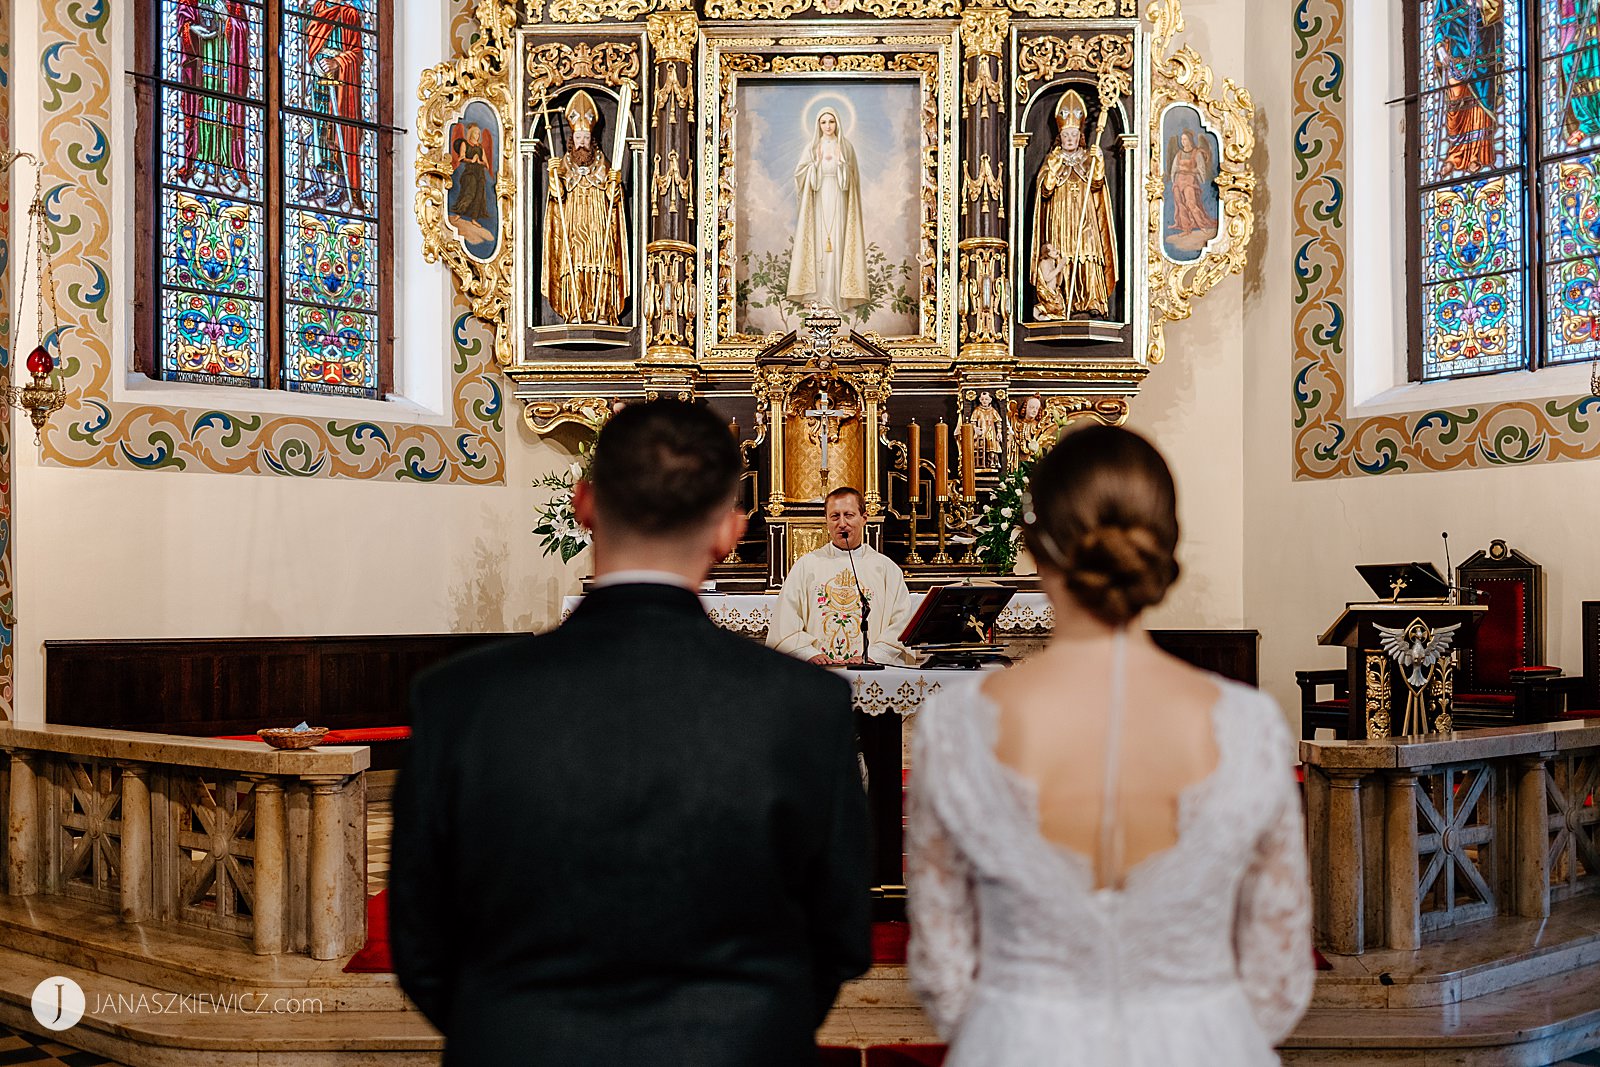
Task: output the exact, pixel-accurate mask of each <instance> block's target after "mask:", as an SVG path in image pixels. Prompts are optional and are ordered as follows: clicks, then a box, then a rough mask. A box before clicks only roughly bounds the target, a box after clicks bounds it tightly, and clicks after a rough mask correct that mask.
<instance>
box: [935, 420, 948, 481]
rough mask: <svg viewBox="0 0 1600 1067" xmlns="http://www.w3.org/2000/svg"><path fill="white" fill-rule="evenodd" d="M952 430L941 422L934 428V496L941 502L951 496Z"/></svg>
mask: <svg viewBox="0 0 1600 1067" xmlns="http://www.w3.org/2000/svg"><path fill="white" fill-rule="evenodd" d="M949 430H950V428H949V427H948V426H946V425H945V424H944V420H943V419H940V420H939V425H937V426H935V427H934V428H933V495H934V496H936V497H938V498H939V499H940V500H945V499H948V498H949V496H950V482H949V477H950V473H949V472H950V433H949Z"/></svg>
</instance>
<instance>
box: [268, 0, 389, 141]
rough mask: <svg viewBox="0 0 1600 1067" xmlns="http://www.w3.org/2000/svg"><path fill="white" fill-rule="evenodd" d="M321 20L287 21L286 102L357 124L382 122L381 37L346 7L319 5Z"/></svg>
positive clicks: (354, 7) (351, 7) (354, 10)
mask: <svg viewBox="0 0 1600 1067" xmlns="http://www.w3.org/2000/svg"><path fill="white" fill-rule="evenodd" d="M314 10H315V12H316V13H317V14H318V16H319V17H316V18H304V17H301V16H295V15H288V14H285V15H284V17H283V70H284V79H283V104H284V106H285V107H288V108H294V109H296V110H299V111H309V112H311V113H313V114H316V115H326V116H328V117H329V118H330V119H344V120H346V121H355V122H377V121H378V47H377V38H376V37H374V36H373V35H372V34H370V33H363V32H362V30H361V26H362V24H363V20H365V19H367V18H369V16H365V15H363V14H362V13H361V11H359V10H358V9H357V5H354V4H348V3H318V4H317V5H316V7H315V9H314Z"/></svg>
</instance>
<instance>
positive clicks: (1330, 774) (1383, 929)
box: [1300, 719, 1600, 955]
mask: <svg viewBox="0 0 1600 1067" xmlns="http://www.w3.org/2000/svg"><path fill="white" fill-rule="evenodd" d="M1300 759H1301V761H1302V762H1303V764H1304V766H1305V777H1306V822H1307V826H1308V837H1309V841H1308V845H1309V848H1310V854H1311V879H1312V891H1313V901H1314V914H1315V923H1316V935H1317V943H1318V946H1319V947H1321V948H1322V949H1324V950H1326V951H1331V952H1337V953H1342V954H1346V955H1357V954H1360V953H1362V952H1363V951H1366V950H1368V949H1380V948H1388V949H1399V950H1414V949H1416V948H1418V947H1420V946H1421V944H1422V943H1423V941H1424V939H1426V938H1427V937H1428V936H1429V935H1430V934H1433V933H1436V932H1438V931H1441V930H1445V929H1448V928H1450V927H1453V926H1458V925H1460V924H1462V923H1469V922H1474V921H1476V920H1479V919H1486V918H1490V917H1492V916H1495V915H1517V916H1524V917H1531V918H1541V917H1544V916H1547V915H1549V914H1550V904H1551V903H1552V901H1558V900H1564V899H1568V898H1570V897H1574V896H1579V895H1583V894H1591V893H1594V892H1596V891H1600V807H1597V805H1596V800H1595V795H1596V793H1597V792H1600V719H1589V720H1578V721H1571V722H1555V723H1539V724H1535V725H1530V726H1518V727H1508V728H1501V729H1489V730H1461V731H1457V732H1454V733H1450V734H1428V735H1418V736H1411V737H1390V738H1379V739H1374V740H1363V741H1303V742H1301V744H1300Z"/></svg>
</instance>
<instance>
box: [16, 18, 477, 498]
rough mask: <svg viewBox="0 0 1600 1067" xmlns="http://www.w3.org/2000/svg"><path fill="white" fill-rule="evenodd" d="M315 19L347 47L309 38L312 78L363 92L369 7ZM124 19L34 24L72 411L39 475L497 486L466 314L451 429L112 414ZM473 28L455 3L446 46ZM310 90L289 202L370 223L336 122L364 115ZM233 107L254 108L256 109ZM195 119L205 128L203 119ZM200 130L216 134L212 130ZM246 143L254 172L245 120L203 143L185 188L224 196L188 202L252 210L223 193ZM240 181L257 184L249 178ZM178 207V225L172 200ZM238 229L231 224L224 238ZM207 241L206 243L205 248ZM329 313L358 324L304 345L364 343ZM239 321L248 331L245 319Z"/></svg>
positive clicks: (457, 352) (238, 192)
mask: <svg viewBox="0 0 1600 1067" xmlns="http://www.w3.org/2000/svg"><path fill="white" fill-rule="evenodd" d="M179 6H182V4H179ZM235 6H236V7H240V8H247V7H248V5H235ZM317 6H318V7H319V8H320V9H324V11H323V13H324V15H325V16H326V17H325V18H323V19H321V20H320V21H318V20H307V21H308V22H318V25H320V26H322V27H323V28H324V29H326V28H328V27H330V26H332V27H334V28H336V29H337V30H338V33H333V34H329V35H327V36H326V38H324V37H322V36H320V34H319V32H313V29H307V31H306V33H305V35H304V36H305V39H304V41H303V42H302V44H303V46H304V48H305V50H306V55H307V57H308V58H307V62H308V63H311V62H313V60H312V59H311V58H310V57H313V56H314V57H318V59H317V60H316V62H318V64H319V69H324V70H329V69H335V68H337V69H340V70H343V71H345V72H346V74H349V75H351V77H346V78H344V79H338V80H339V81H340V84H342V85H345V86H350V85H352V84H355V83H354V81H353V80H352V78H353V77H354V76H355V72H356V71H357V68H358V67H359V72H360V73H359V78H360V79H361V81H360V84H361V85H363V86H364V85H366V84H367V82H366V78H367V77H368V74H367V72H368V71H370V70H371V69H372V65H373V63H374V62H375V60H374V58H373V56H372V55H371V54H370V53H369V52H367V51H366V46H365V43H364V38H363V44H362V47H361V48H360V49H354V48H353V46H349V47H347V45H349V41H347V40H346V35H349V36H351V37H358V36H359V35H360V34H361V33H362V32H364V31H363V30H362V27H363V26H364V25H365V23H364V22H362V20H363V19H364V18H366V17H367V13H368V12H369V10H370V6H371V5H368V4H362V5H354V6H352V5H350V4H345V3H330V2H329V0H318V5H317ZM334 8H339V9H345V8H349V9H350V11H349V12H345V11H343V10H339V11H334V10H332V9H334ZM229 10H232V9H231V8H230V9H229ZM126 11H127V9H126V8H125V7H123V6H120V5H109V4H96V5H76V4H69V5H55V4H51V5H44V6H43V7H41V8H40V27H39V29H40V48H41V56H40V68H39V69H40V72H41V77H42V83H41V86H40V93H39V108H40V120H41V126H40V128H41V148H42V150H43V154H44V156H45V158H47V159H48V160H50V163H49V164H48V166H47V168H46V171H45V181H46V189H47V190H48V194H47V195H48V205H49V209H50V232H49V234H48V237H49V239H50V241H51V242H52V244H51V247H50V252H51V254H52V255H54V256H56V257H57V258H56V261H55V262H56V276H57V279H58V283H59V285H60V287H61V290H62V293H61V297H62V299H61V314H62V318H63V320H64V338H63V344H62V347H63V350H64V353H65V360H64V367H63V369H64V372H65V373H64V375H63V378H64V382H65V385H66V387H67V389H68V398H67V407H66V409H65V410H63V411H62V412H61V414H60V415H58V416H57V417H56V418H54V419H53V420H52V421H51V423H50V424H49V426H48V427H47V428H46V430H45V434H44V446H43V455H44V457H45V459H46V460H47V461H49V462H53V463H59V464H62V465H65V466H72V467H108V468H115V469H128V470H193V471H211V472H217V473H238V474H276V475H283V476H289V477H343V478H381V479H386V480H401V481H419V482H441V483H467V484H478V485H496V484H503V482H504V479H505V445H504V424H503V396H502V391H501V385H500V382H499V380H498V379H497V378H496V376H495V374H494V373H493V366H494V360H493V352H492V343H490V341H489V340H488V332H487V331H486V330H484V329H483V328H482V327H481V325H480V324H479V323H477V322H476V321H475V320H473V319H472V317H471V316H470V315H468V314H467V313H466V311H465V308H464V305H463V304H462V302H461V301H460V300H459V299H457V301H456V303H455V305H454V307H455V310H454V316H455V319H454V321H455V327H454V331H453V355H452V357H451V363H450V370H449V388H450V400H449V408H450V415H451V424H450V425H448V426H423V425H414V424H407V423H399V422H388V421H376V420H361V419H327V418H314V417H305V416H277V415H267V414H259V413H240V412H232V411H229V410H227V409H226V407H220V408H214V409H207V408H172V407H163V406H159V405H136V404H130V403H121V402H117V401H114V400H113V399H112V382H113V380H114V379H115V378H116V377H117V376H119V375H121V374H123V373H125V372H126V370H127V366H126V360H127V356H126V353H125V352H124V350H123V344H122V342H121V339H120V337H118V336H117V335H116V332H115V331H114V330H113V327H112V316H111V308H112V307H113V306H114V304H115V303H116V302H118V301H120V300H121V295H120V294H119V293H116V292H114V290H113V276H114V274H116V273H117V272H116V271H115V270H114V268H113V264H112V262H111V246H112V242H111V230H112V226H113V225H114V224H115V223H114V220H113V210H114V207H113V203H112V182H111V178H112V173H113V170H114V168H116V167H118V166H126V165H128V164H127V159H128V156H127V152H126V150H125V147H124V146H123V145H121V144H114V143H113V142H112V140H111V138H110V136H109V135H108V132H107V131H109V130H110V129H111V118H112V116H111V111H112V108H111V94H112V92H114V91H115V92H121V91H124V90H123V85H124V82H123V79H122V78H121V76H120V74H115V75H114V74H113V71H117V70H120V68H119V67H118V66H117V65H116V64H115V62H114V59H113V54H112V49H111V45H110V41H111V40H112V38H113V37H114V36H115V34H114V32H113V28H112V20H113V16H114V14H118V13H120V14H122V15H123V16H124V17H126ZM467 14H468V5H466V4H463V3H457V4H455V5H454V6H453V8H452V30H453V33H454V35H455V36H456V37H457V39H458V40H462V39H464V38H465V37H466V36H468V35H470V32H471V30H472V29H473V28H474V27H473V23H472V21H471V19H470V18H468V17H467ZM350 16H353V17H354V20H353V21H351V19H350ZM226 39H228V40H229V41H230V42H231V43H230V47H238V45H239V42H240V41H241V40H243V42H244V44H245V45H248V44H249V37H248V34H245V35H243V37H242V38H241V37H240V36H234V37H232V38H226ZM330 50H331V51H330ZM357 52H359V53H360V58H359V63H358V62H357V57H356V53H357ZM323 60H326V62H323ZM341 64H343V65H342V66H341ZM291 80H293V79H291ZM335 88H337V87H335ZM302 90H303V91H304V92H305V93H306V94H307V96H306V99H305V100H304V101H302V102H303V103H304V104H305V105H306V107H305V108H304V109H303V110H304V111H305V112H306V115H304V116H302V117H303V118H304V119H305V123H304V128H305V130H306V137H305V138H304V139H303V140H302V147H303V148H304V149H305V151H306V152H307V153H308V154H307V155H306V156H305V159H304V162H305V167H304V169H303V171H302V170H299V169H296V168H291V169H292V170H294V173H295V174H297V175H298V174H303V176H304V178H305V184H304V185H302V187H301V190H300V192H299V193H297V194H295V195H297V196H298V197H299V204H300V206H301V207H302V208H304V209H305V212H304V213H305V214H306V215H308V216H310V217H312V218H325V217H326V216H327V213H328V211H331V210H332V209H333V208H334V205H335V204H338V205H339V211H340V212H342V214H341V215H340V216H339V217H340V218H346V217H348V215H349V213H350V212H351V209H354V208H357V207H358V206H363V205H364V206H365V207H366V208H367V209H368V211H370V210H371V207H372V201H373V199H374V198H373V197H372V196H370V195H369V190H370V189H371V186H370V185H369V184H368V178H369V177H370V172H367V171H365V169H364V168H365V162H366V156H365V154H364V151H363V150H362V149H361V145H360V143H356V142H352V141H350V140H349V139H348V138H346V137H345V136H344V132H345V130H346V127H344V126H341V125H340V124H338V123H337V122H336V121H335V113H337V114H345V113H346V112H345V111H343V110H341V109H344V108H346V107H350V106H354V105H352V103H351V101H350V100H347V99H345V98H344V97H342V96H338V95H337V94H336V95H334V96H329V97H327V99H325V100H322V99H320V98H318V97H317V96H316V92H317V88H316V87H315V86H313V85H310V84H309V83H303V84H301V85H300V89H299V90H295V91H302ZM234 103H235V102H233V101H229V102H228V103H227V104H225V105H222V106H223V110H222V111H220V112H217V113H216V117H217V119H218V120H219V121H220V120H222V119H226V118H227V108H228V107H230V106H233V104H234ZM238 103H242V104H244V105H248V100H245V101H240V102H238ZM319 108H322V109H323V110H320V111H319V110H318V109H319ZM246 110H247V111H248V106H246ZM196 115H197V116H206V115H208V113H206V112H203V111H198V112H196ZM173 116H174V119H175V122H176V126H175V128H176V129H179V130H186V129H187V127H185V126H184V124H183V122H182V121H181V120H182V118H183V117H184V112H183V108H182V105H181V102H180V103H179V104H178V105H177V107H176V110H175V111H174V112H173ZM206 121H211V120H210V118H209V117H208V118H207V119H206ZM240 128H242V129H243V130H244V131H245V142H244V143H245V151H246V156H245V158H246V160H247V161H248V130H249V120H248V117H246V120H245V122H244V125H243V127H239V126H238V125H237V124H235V125H234V126H233V127H232V129H233V131H234V136H233V139H232V140H231V141H230V140H229V139H228V137H227V136H224V134H226V132H227V131H226V130H224V129H223V127H222V126H220V125H216V124H215V123H214V124H213V125H212V126H209V127H208V126H204V125H197V126H196V127H194V129H195V141H196V145H197V146H202V145H203V146H205V147H204V149H203V151H200V154H199V156H198V157H197V158H196V166H195V170H194V171H193V172H192V173H191V174H190V175H189V176H188V178H189V179H190V180H195V175H197V174H199V172H200V170H201V169H202V168H201V164H205V165H206V169H207V170H208V176H209V177H210V178H212V179H215V181H216V182H218V183H220V187H219V188H211V189H197V188H194V187H193V186H189V187H186V188H187V192H188V195H190V196H191V197H192V198H193V199H195V200H201V199H202V196H203V197H204V198H206V199H209V200H210V201H211V202H212V203H215V202H217V201H219V200H220V199H222V197H223V195H224V194H227V195H228V196H230V197H232V199H233V200H234V201H235V202H247V200H248V197H249V195H250V192H249V190H248V189H242V188H241V189H230V188H229V186H228V183H229V182H241V181H242V179H241V178H240V177H239V175H238V174H237V173H236V172H237V170H239V169H240V168H235V167H232V166H231V163H232V161H234V160H236V159H238V158H239V155H238V153H239V151H240V149H239V145H240V141H239V140H238V137H237V132H238V130H239V129H240ZM208 130H209V131H210V132H207V131H208ZM219 131H221V132H219ZM197 151H199V149H198V148H197ZM208 153H209V154H208ZM243 169H244V170H245V174H246V176H248V173H249V170H248V167H245V168H243ZM363 175H365V176H363ZM174 177H176V175H175V174H174ZM178 184H179V185H181V184H182V183H181V181H180V182H179V183H178ZM172 203H173V205H174V210H177V208H176V203H177V193H176V191H174V193H173V197H172ZM237 214H238V213H237V212H236V213H235V215H236V216H237ZM246 214H248V212H246ZM358 214H359V213H358ZM237 221H238V220H237V218H235V219H234V220H232V221H230V222H229V223H228V225H232V224H234V223H235V222H237ZM211 224H212V223H211V221H210V219H209V218H207V219H206V220H205V221H204V225H207V226H209V225H211ZM195 225H196V226H200V225H202V214H201V213H197V214H196V216H195ZM219 226H222V224H219ZM300 236H301V237H303V238H304V240H305V241H307V242H320V241H322V240H323V239H324V238H325V237H326V238H328V239H330V240H334V241H338V240H340V239H342V237H341V236H339V235H338V234H337V233H336V231H334V230H332V229H330V232H329V233H328V234H323V233H321V232H320V231H317V230H316V228H315V226H313V227H312V229H311V232H308V233H305V234H302V235H300ZM201 239H202V238H201V236H200V235H199V234H198V233H197V235H196V240H197V241H198V240H201ZM204 239H205V240H215V241H219V242H221V244H220V245H219V247H224V248H227V247H231V246H230V245H229V242H230V241H231V240H232V238H230V237H228V236H226V226H222V228H219V229H218V230H216V231H215V232H214V234H213V236H210V237H205V238H204ZM318 254H319V255H320V254H321V253H320V251H319V253H318ZM296 263H297V260H296V259H294V258H292V257H290V256H287V255H286V256H285V261H284V270H285V271H286V273H287V275H288V277H286V279H285V280H286V282H287V283H288V284H289V285H291V286H292V285H293V284H294V281H293V278H294V271H295V270H296V269H297V267H296ZM207 299H210V297H209V296H208V297H207ZM323 306H324V307H325V308H326V307H331V308H332V309H333V310H335V311H336V312H337V313H338V314H339V315H346V316H351V317H352V321H351V322H349V323H343V324H342V325H341V324H340V323H338V322H329V321H324V322H322V323H320V324H319V323H313V322H310V321H309V319H308V318H306V316H304V315H302V317H301V320H300V322H299V325H300V326H301V328H302V329H303V330H304V331H305V332H306V333H308V334H316V335H318V336H322V335H329V334H331V335H334V336H338V334H339V330H341V329H346V328H348V329H354V330H357V331H359V330H360V329H362V328H363V327H362V324H361V323H359V322H356V321H354V319H355V317H358V316H359V315H360V314H362V313H361V312H360V309H355V308H348V307H343V306H342V305H339V304H338V303H337V302H332V303H331V304H325V305H323ZM245 320H246V322H248V316H246V317H245ZM228 328H232V327H231V325H230V326H229V327H228ZM211 332H213V333H214V332H215V331H214V330H213V331H211Z"/></svg>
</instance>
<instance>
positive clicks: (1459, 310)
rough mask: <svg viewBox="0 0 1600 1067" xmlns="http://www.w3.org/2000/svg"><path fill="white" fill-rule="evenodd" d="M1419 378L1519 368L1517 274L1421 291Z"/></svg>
mask: <svg viewBox="0 0 1600 1067" xmlns="http://www.w3.org/2000/svg"><path fill="white" fill-rule="evenodd" d="M1422 320H1423V351H1422V376H1423V378H1424V379H1431V378H1453V377H1460V376H1464V375H1468V374H1486V373H1488V372H1490V371H1499V370H1515V369H1517V368H1519V367H1521V366H1523V362H1524V357H1523V354H1522V353H1523V351H1524V349H1523V344H1524V339H1523V321H1524V320H1523V284H1522V275H1521V274H1491V275H1488V276H1486V277H1481V278H1464V279H1456V280H1453V281H1448V282H1444V283H1442V284H1439V285H1430V286H1426V287H1424V289H1423V291H1422Z"/></svg>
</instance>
